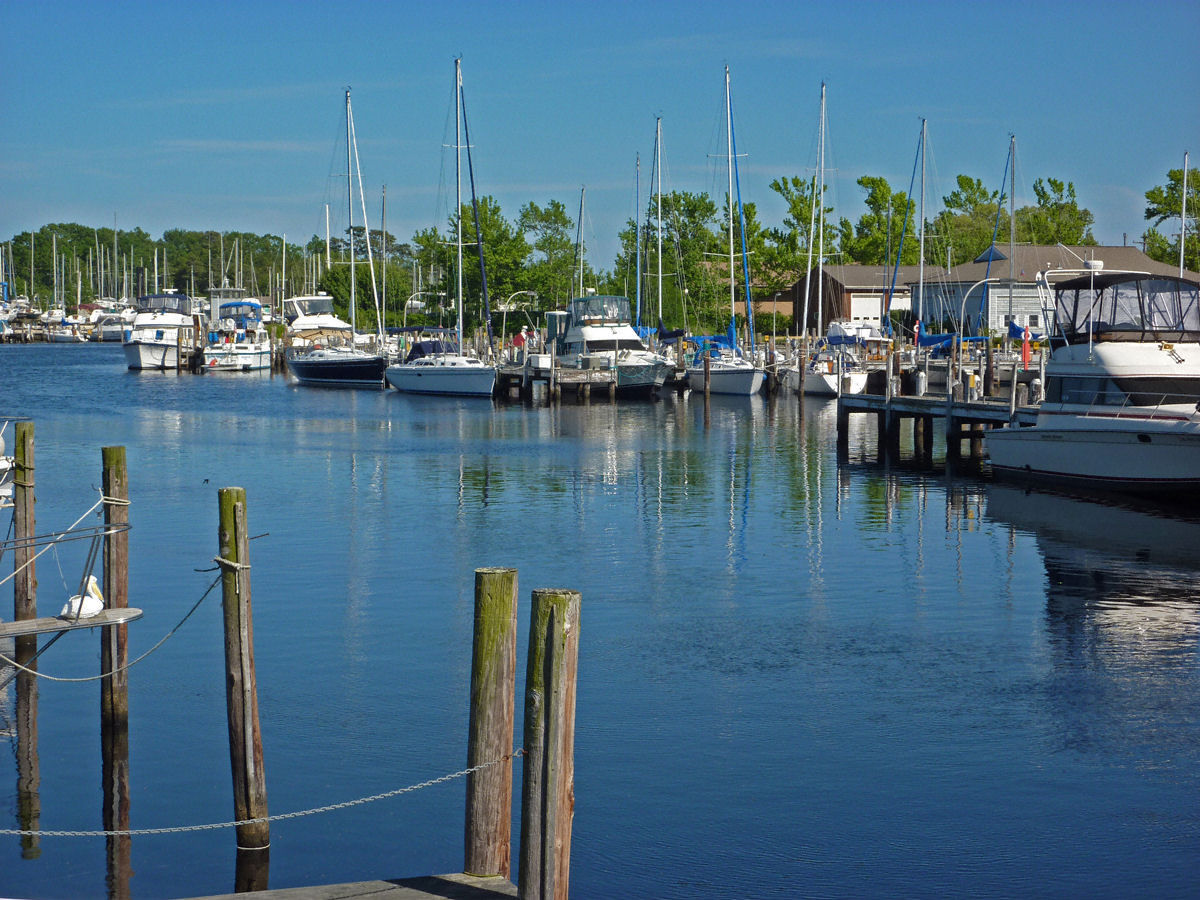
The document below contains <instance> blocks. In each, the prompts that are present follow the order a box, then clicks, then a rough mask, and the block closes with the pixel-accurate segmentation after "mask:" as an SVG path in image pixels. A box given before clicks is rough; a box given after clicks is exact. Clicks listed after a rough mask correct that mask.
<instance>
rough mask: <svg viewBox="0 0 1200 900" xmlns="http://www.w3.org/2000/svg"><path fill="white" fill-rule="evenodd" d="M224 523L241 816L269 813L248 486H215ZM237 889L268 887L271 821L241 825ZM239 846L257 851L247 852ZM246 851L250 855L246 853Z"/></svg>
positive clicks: (224, 596)
mask: <svg viewBox="0 0 1200 900" xmlns="http://www.w3.org/2000/svg"><path fill="white" fill-rule="evenodd" d="M217 503H218V506H219V508H220V525H219V529H218V532H217V546H218V547H219V548H220V557H219V559H218V563H219V565H220V566H221V601H222V602H221V610H222V612H223V614H224V622H225V697H226V706H227V709H228V714H229V762H230V767H231V769H232V772H233V811H234V816H235V817H236V818H237V820H238V821H239V822H241V821H244V820H246V819H263V818H265V817H266V815H267V782H266V776H265V773H264V771H263V748H262V731H261V730H260V728H259V722H258V684H257V679H256V677H255V672H254V617H253V610H252V609H251V605H250V547H249V540H250V539H249V536H248V535H249V532H248V526H247V524H246V491H245V489H244V488H240V487H227V488H221V489H220V490H219V491H217ZM237 846H238V850H239V853H238V861H237V862H238V864H237V883H238V888H239V889H240V890H239V893H240V892H243V891H247V890H265V889H266V887H267V883H266V882H267V877H266V874H267V860H268V852H269V849H270V846H271V826H270V823H269V822H265V821H263V822H251V823H249V824H246V825H238V826H237ZM241 851H255V852H253V853H250V854H245V853H243V852H241ZM247 857H248V858H247Z"/></svg>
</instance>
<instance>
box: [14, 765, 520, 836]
mask: <svg viewBox="0 0 1200 900" xmlns="http://www.w3.org/2000/svg"><path fill="white" fill-rule="evenodd" d="M524 755H525V751H524V750H515V751H514V752H512V753H511V754H509V755H508V756H504V757H501V758H500V759H495V760H492V761H491V762H487V763H483V764H481V765H478V766H472V767H471V768H469V769H460V770H459V771H457V772H451V773H450V774H449V775H442V776H439V777H438V778H431V779H429V780H428V781H422V782H421V783H419V784H410V785H409V786H408V787H402V788H397V789H396V790H394V791H386V792H385V793H382V794H372V795H370V796H369V797H359V798H358V799H357V800H346V801H345V802H343V803H331V804H329V805H328V806H318V807H314V808H313V809H302V810H299V811H297V812H290V813H281V814H280V815H277V816H260V817H259V818H256V819H241V820H239V821H235V822H212V823H209V824H205V825H178V826H175V827H171V828H134V829H130V830H127V831H55V830H33V829H21V828H0V834H13V835H21V836H22V837H33V836H37V837H140V836H142V835H149V834H183V833H184V832H191V831H216V830H218V829H221V828H236V827H237V826H239V825H257V824H258V823H260V822H281V821H283V820H285V819H299V818H301V817H302V816H313V815H316V814H317V813H327V812H333V811H334V810H339V809H348V808H350V807H352V806H361V805H362V804H364V803H374V802H376V801H377V800H388V799H391V798H392V797H399V796H400V795H401V794H408V793H412V792H413V791H419V790H421V789H422V788H427V787H433V785H435V784H443V783H444V782H447V781H453V780H454V779H456V778H462V777H464V776H466V775H470V774H472V773H474V772H481V771H483V770H484V769H490V768H491V767H492V766H498V765H500V763H503V762H507V761H509V760H511V759H514V758H516V757H518V756H524ZM255 849H261V848H255Z"/></svg>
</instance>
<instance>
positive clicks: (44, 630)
mask: <svg viewBox="0 0 1200 900" xmlns="http://www.w3.org/2000/svg"><path fill="white" fill-rule="evenodd" d="M141 617H142V611H141V610H140V609H137V608H135V607H132V606H127V607H125V608H124V609H106V610H102V611H101V612H99V613H97V614H96V615H94V616H89V617H88V618H86V619H60V618H59V617H58V616H50V617H46V618H42V619H23V620H21V621H20V622H0V637H24V636H25V635H30V634H54V633H55V632H59V631H74V630H76V629H79V628H98V627H100V626H103V625H124V624H125V623H126V622H133V621H135V620H137V619H140V618H141Z"/></svg>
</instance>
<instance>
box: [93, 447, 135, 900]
mask: <svg viewBox="0 0 1200 900" xmlns="http://www.w3.org/2000/svg"><path fill="white" fill-rule="evenodd" d="M100 456H101V462H102V471H101V476H100V484H101V490H102V492H103V498H104V588H103V594H104V605H105V607H106V608H107V609H110V610H124V609H128V607H129V471H128V468H127V466H126V461H125V448H124V447H103V448H101V451H100ZM128 628H129V627H128V626H127V625H125V624H124V623H122V624H119V625H106V626H104V627H103V628H101V629H100V674H101V675H103V676H105V677H103V678H101V679H100V754H101V762H102V773H101V774H102V778H103V780H104V807H103V811H102V816H101V819H102V821H103V823H104V830H105V831H128V830H129V823H130V815H129V814H130V791H129V673H128V672H127V671H126V666H127V665H128V664H129V642H128V635H127V632H128ZM131 855H132V838H130V837H129V836H128V835H113V834H110V835H108V836H107V837H106V838H105V856H106V859H107V863H108V883H109V891H110V896H112V897H117V898H121V897H128V896H129V895H130V893H129V879H130V877H131V876H132V874H133V870H132V864H131Z"/></svg>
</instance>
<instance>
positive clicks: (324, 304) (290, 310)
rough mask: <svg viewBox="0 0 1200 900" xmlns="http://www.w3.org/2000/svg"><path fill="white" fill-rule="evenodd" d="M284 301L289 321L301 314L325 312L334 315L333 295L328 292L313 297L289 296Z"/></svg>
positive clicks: (308, 314)
mask: <svg viewBox="0 0 1200 900" xmlns="http://www.w3.org/2000/svg"><path fill="white" fill-rule="evenodd" d="M283 302H284V307H285V308H286V309H287V316H286V318H287V320H288V322H289V323H291V322H293V321H295V320H296V319H297V318H299V317H300V316H319V315H322V314H325V313H328V314H329V315H333V297H331V296H329V295H328V294H317V295H315V296H313V297H288V298H287V299H286V300H284V301H283Z"/></svg>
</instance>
